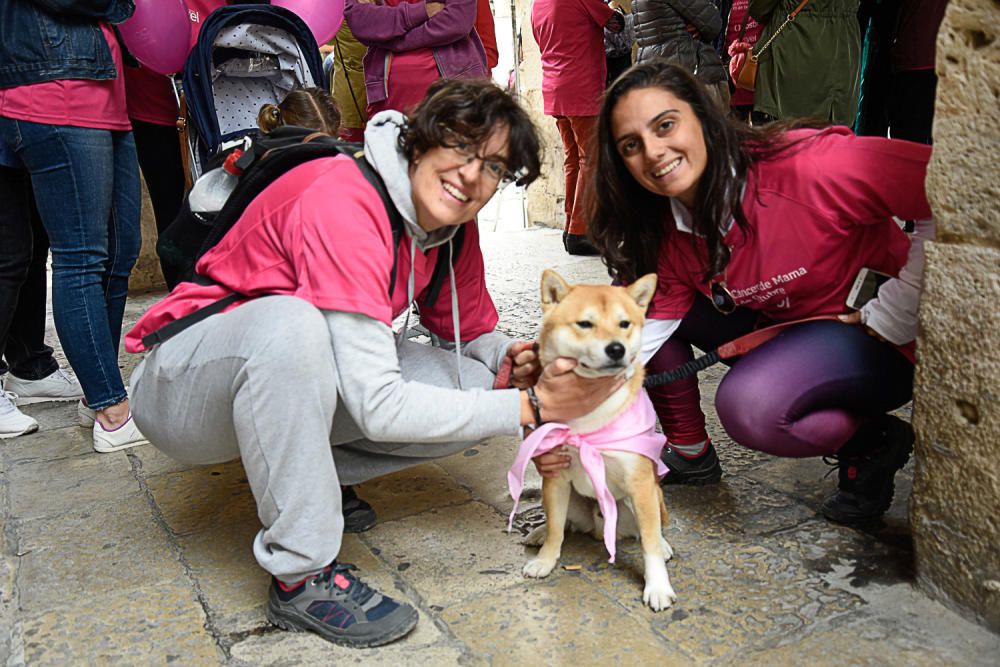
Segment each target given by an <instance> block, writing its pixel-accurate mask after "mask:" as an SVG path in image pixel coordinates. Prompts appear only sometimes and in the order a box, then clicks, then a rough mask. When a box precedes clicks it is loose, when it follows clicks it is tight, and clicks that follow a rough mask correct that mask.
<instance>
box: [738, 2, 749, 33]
mask: <svg viewBox="0 0 1000 667" xmlns="http://www.w3.org/2000/svg"><path fill="white" fill-rule="evenodd" d="M749 22H750V6H749V5H747V11H746V13H745V14H744V15H743V23H742V24H741V25H740V34H739V35H737V36H736V41H737V42H742V41H743V35H745V34H746V32H747V23H749Z"/></svg>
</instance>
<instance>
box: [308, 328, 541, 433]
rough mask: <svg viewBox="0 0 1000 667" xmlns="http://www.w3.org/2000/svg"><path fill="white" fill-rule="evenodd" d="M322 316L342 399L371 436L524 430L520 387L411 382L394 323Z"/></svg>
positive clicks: (363, 429)
mask: <svg viewBox="0 0 1000 667" xmlns="http://www.w3.org/2000/svg"><path fill="white" fill-rule="evenodd" d="M323 315H324V316H325V317H326V322H327V327H328V328H329V330H330V339H331V342H332V345H333V357H334V360H335V361H336V364H337V373H338V375H339V377H338V378H337V391H338V393H339V398H340V400H341V401H342V403H343V405H344V406H345V407H346V408H347V411H348V412H349V413H350V414H351V416H352V417H353V418H354V421H355V422H356V423H357V424H358V426H359V427H360V428H361V430H362V432H363V433H364V434H365V436H366V437H367V438H369V439H371V440H375V441H382V442H456V441H461V440H477V439H480V438H485V437H489V436H493V435H517V434H518V433H519V432H520V421H521V397H520V395H519V393H518V391H517V390H514V389H504V390H499V391H489V390H484V389H468V390H464V391H463V390H460V389H449V388H443V387H435V386H432V385H427V384H422V383H420V382H413V381H406V380H404V379H403V377H402V374H401V373H400V369H399V359H398V357H397V356H396V344H395V341H394V339H393V335H392V330H391V329H390V328H389V327H387V326H386V325H385V324H383V323H382V322H379V321H377V320H374V319H372V318H370V317H367V316H365V315H359V314H357V313H344V312H338V311H329V310H327V311H323ZM491 347H492V349H494V350H495V349H496V348H495V346H491Z"/></svg>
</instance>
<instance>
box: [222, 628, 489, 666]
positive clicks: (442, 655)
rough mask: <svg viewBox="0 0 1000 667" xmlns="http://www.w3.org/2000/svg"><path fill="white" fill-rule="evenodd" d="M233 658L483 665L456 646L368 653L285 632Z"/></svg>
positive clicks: (402, 645) (266, 662)
mask: <svg viewBox="0 0 1000 667" xmlns="http://www.w3.org/2000/svg"><path fill="white" fill-rule="evenodd" d="M230 654H231V655H232V657H233V661H234V664H236V665H248V666H249V665H252V666H253V667H270V666H272V665H273V666H274V667H279V666H280V667H285V666H287V665H329V666H330V667H333V666H334V665H346V664H351V665H362V666H364V665H370V666H371V667H383V666H384V665H393V667H425V666H427V665H470V666H471V665H482V664H484V663H483V662H482V661H481V660H476V659H472V660H470V659H469V658H468V657H466V655H465V654H464V653H463V652H462V650H461V649H459V648H456V647H453V646H424V647H420V648H417V649H414V648H413V647H411V646H408V645H407V638H404V639H402V640H400V641H397V642H394V643H392V644H389V645H387V646H380V647H377V648H369V649H356V648H347V647H344V646H337V645H336V644H331V643H330V642H328V641H326V640H324V639H322V638H320V637H319V636H317V635H314V634H311V633H291V632H282V631H280V630H277V629H275V631H274V632H268V633H266V634H263V635H252V636H250V637H248V638H246V639H244V640H242V641H240V642H239V643H237V644H235V645H234V646H233V647H232V649H231V651H230Z"/></svg>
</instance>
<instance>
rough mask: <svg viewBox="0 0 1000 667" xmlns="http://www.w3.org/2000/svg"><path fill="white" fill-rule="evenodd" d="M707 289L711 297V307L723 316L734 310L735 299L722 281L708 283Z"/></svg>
mask: <svg viewBox="0 0 1000 667" xmlns="http://www.w3.org/2000/svg"><path fill="white" fill-rule="evenodd" d="M708 289H709V291H710V293H711V295H712V305H713V306H715V309H716V310H717V311H719V312H720V313H722V314H723V315H729V314H730V313H732V312H733V311H734V310H736V299H734V298H733V295H732V293H731V292H730V291H729V289H728V288H726V283H725V281H724V280H713V281H712V282H711V283H709V286H708Z"/></svg>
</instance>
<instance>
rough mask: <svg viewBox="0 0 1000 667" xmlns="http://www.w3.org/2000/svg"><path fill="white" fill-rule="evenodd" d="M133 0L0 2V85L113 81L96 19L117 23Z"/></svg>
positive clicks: (128, 11) (127, 13)
mask: <svg viewBox="0 0 1000 667" xmlns="http://www.w3.org/2000/svg"><path fill="white" fill-rule="evenodd" d="M133 11H135V2H134V0H0V88H12V87H14V86H21V85H25V84H30V83H40V82H42V81H56V80H60V79H114V78H115V77H116V76H118V72H117V71H116V69H115V63H114V61H113V60H112V59H111V49H110V48H108V44H107V41H106V40H105V39H104V36H103V34H102V33H101V28H100V25H99V22H101V21H107V22H109V23H121V22H122V21H124V20H125V19H127V18H128V17H130V16H131V15H132V12H133Z"/></svg>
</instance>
